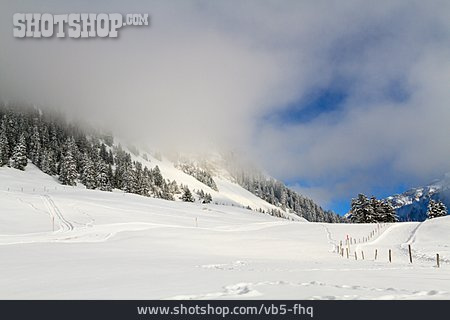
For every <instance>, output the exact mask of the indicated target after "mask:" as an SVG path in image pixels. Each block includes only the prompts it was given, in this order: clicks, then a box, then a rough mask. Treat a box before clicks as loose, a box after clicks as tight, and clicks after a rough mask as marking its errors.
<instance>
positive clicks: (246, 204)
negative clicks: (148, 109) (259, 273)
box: [123, 147, 306, 221]
mask: <svg viewBox="0 0 450 320" xmlns="http://www.w3.org/2000/svg"><path fill="white" fill-rule="evenodd" d="M123 148H124V150H126V151H127V152H130V154H131V158H132V160H134V161H139V162H141V163H142V165H143V166H147V167H149V168H153V167H155V166H158V168H159V169H160V170H161V174H162V175H163V177H164V178H165V179H169V180H171V181H172V180H175V181H176V182H177V184H178V185H185V186H188V187H189V189H191V190H195V191H199V190H203V191H204V192H206V193H209V194H211V196H212V199H213V201H212V202H213V203H214V204H220V205H228V206H236V207H241V208H251V209H252V210H256V211H261V210H263V211H265V212H268V211H271V210H276V211H282V215H283V216H284V217H286V218H289V219H293V220H298V221H306V220H305V219H304V218H302V217H299V216H298V215H296V214H295V213H292V212H289V211H287V210H283V209H282V208H280V207H277V206H274V205H272V204H270V203H268V202H267V201H264V200H263V199H261V198H259V197H257V196H256V195H254V194H253V193H251V192H249V191H247V190H245V189H244V188H243V187H241V186H240V185H238V184H237V183H236V182H235V181H234V179H233V177H232V176H231V175H230V173H229V172H228V171H227V170H226V169H225V168H223V166H221V161H223V160H222V159H221V157H220V155H219V154H217V153H211V154H210V155H204V154H203V155H202V158H201V162H202V164H203V166H206V167H207V169H208V171H209V172H211V173H212V178H213V180H214V182H215V184H216V185H217V190H214V189H212V188H211V187H209V186H208V185H206V184H204V183H202V182H200V181H199V180H197V179H196V178H195V177H193V176H191V175H189V174H187V173H185V172H183V171H182V170H181V169H179V168H177V160H170V159H168V158H167V157H165V156H163V155H160V154H158V156H157V157H156V156H154V155H152V153H151V152H149V153H146V152H139V154H138V155H136V154H133V153H132V152H131V151H130V150H129V149H128V148H127V147H123ZM184 158H187V157H184ZM195 158H196V155H192V154H190V155H189V159H190V161H193V160H192V159H195ZM193 163H195V165H196V166H198V163H197V162H193Z"/></svg>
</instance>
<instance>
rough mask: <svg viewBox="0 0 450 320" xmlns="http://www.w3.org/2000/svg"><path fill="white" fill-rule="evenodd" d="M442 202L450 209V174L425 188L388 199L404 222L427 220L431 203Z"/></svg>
mask: <svg viewBox="0 0 450 320" xmlns="http://www.w3.org/2000/svg"><path fill="white" fill-rule="evenodd" d="M430 199H433V200H440V201H442V202H444V204H445V205H446V206H447V208H450V173H447V174H446V175H445V176H444V177H443V178H442V179H440V180H436V181H434V182H432V183H430V184H429V185H427V186H425V187H417V188H412V189H410V190H408V191H406V192H404V193H402V194H397V195H394V196H390V197H388V198H387V200H389V201H390V202H391V203H392V205H393V206H394V208H395V209H396V211H397V214H398V216H399V217H400V219H402V220H404V221H411V220H412V221H423V220H425V219H426V218H427V215H426V213H427V206H428V203H429V201H430Z"/></svg>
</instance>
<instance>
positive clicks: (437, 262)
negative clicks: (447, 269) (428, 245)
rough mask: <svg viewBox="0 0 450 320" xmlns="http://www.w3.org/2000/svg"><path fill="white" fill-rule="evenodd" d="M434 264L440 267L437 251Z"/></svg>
mask: <svg viewBox="0 0 450 320" xmlns="http://www.w3.org/2000/svg"><path fill="white" fill-rule="evenodd" d="M436 264H437V267H438V268H439V267H440V264H439V253H436Z"/></svg>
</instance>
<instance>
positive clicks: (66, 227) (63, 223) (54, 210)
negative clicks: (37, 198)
mask: <svg viewBox="0 0 450 320" xmlns="http://www.w3.org/2000/svg"><path fill="white" fill-rule="evenodd" d="M41 198H42V201H44V203H45V205H46V206H47V208H48V210H49V212H50V214H51V215H52V217H53V218H55V220H57V221H58V223H59V225H60V227H61V230H62V231H63V232H67V231H72V230H73V229H74V227H73V224H72V223H71V222H70V221H69V220H67V219H66V218H65V217H64V215H63V214H62V213H61V211H60V210H59V208H58V207H57V206H56V204H55V202H54V201H53V199H52V198H51V197H50V196H49V195H48V194H46V195H43V196H41Z"/></svg>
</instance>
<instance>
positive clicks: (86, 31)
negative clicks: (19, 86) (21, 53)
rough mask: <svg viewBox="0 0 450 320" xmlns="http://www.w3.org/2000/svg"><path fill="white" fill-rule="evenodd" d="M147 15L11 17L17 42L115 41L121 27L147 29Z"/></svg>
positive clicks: (31, 15) (34, 14) (48, 14)
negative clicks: (66, 39)
mask: <svg viewBox="0 0 450 320" xmlns="http://www.w3.org/2000/svg"><path fill="white" fill-rule="evenodd" d="M148 20H149V17H148V14H140V13H137V14H127V15H125V18H124V17H123V16H122V14H120V13H99V14H97V13H69V14H50V13H43V14H41V13H15V14H14V15H13V24H14V30H13V35H14V37H16V38H50V37H53V35H56V37H57V38H64V37H67V36H68V37H69V38H93V37H101V38H105V37H109V38H117V36H118V30H119V29H120V28H122V27H124V26H148V25H149V21H148Z"/></svg>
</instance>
